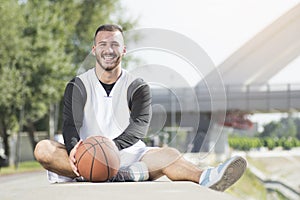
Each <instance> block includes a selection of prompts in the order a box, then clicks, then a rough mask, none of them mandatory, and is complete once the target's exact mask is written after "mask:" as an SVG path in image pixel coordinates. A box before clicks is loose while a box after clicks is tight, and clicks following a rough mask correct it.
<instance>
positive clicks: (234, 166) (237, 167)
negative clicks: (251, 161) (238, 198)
mask: <svg viewBox="0 0 300 200" xmlns="http://www.w3.org/2000/svg"><path fill="white" fill-rule="evenodd" d="M246 168H247V161H246V160H245V159H244V158H242V157H235V158H234V159H233V160H232V161H231V162H230V164H229V165H228V166H227V167H226V168H225V170H224V172H223V175H222V177H221V178H220V180H219V181H217V182H216V183H215V184H213V185H212V186H210V187H209V188H211V189H213V190H217V191H222V192H223V191H225V190H226V189H227V188H228V187H230V186H231V185H233V184H234V183H235V182H236V181H237V180H239V179H240V178H241V176H242V175H243V174H244V172H245V170H246Z"/></svg>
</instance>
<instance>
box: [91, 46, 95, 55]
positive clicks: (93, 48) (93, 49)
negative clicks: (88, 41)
mask: <svg viewBox="0 0 300 200" xmlns="http://www.w3.org/2000/svg"><path fill="white" fill-rule="evenodd" d="M95 51H96V47H95V45H94V46H93V47H92V54H93V56H95V55H96V52H95Z"/></svg>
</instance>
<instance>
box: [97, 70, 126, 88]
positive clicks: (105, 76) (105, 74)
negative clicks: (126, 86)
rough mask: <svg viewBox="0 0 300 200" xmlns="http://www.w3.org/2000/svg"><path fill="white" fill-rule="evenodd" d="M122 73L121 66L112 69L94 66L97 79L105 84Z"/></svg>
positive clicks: (115, 79)
mask: <svg viewBox="0 0 300 200" xmlns="http://www.w3.org/2000/svg"><path fill="white" fill-rule="evenodd" d="M121 73H122V69H121V66H118V67H117V68H115V69H113V70H112V71H105V70H104V69H102V68H101V67H100V66H96V75H97V77H98V79H99V80H100V81H101V82H102V83H105V84H112V83H115V82H116V81H117V80H118V78H119V77H120V75H121Z"/></svg>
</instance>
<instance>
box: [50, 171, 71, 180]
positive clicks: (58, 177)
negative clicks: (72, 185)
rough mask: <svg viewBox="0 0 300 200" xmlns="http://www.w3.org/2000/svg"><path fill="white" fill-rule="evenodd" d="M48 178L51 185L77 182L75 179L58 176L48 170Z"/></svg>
mask: <svg viewBox="0 0 300 200" xmlns="http://www.w3.org/2000/svg"><path fill="white" fill-rule="evenodd" d="M47 178H48V181H49V182H50V183H66V182H75V180H74V179H73V178H69V177H66V176H61V175H58V174H56V173H54V172H51V171H48V170H47Z"/></svg>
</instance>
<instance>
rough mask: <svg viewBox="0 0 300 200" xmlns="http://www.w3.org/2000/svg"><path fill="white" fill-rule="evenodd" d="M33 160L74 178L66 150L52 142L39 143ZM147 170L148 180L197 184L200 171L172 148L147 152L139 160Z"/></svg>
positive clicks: (50, 169)
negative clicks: (167, 179)
mask: <svg viewBox="0 0 300 200" xmlns="http://www.w3.org/2000/svg"><path fill="white" fill-rule="evenodd" d="M34 155H35V158H36V159H37V161H39V162H40V163H41V165H42V166H43V167H44V168H45V169H47V170H49V171H52V172H55V173H57V174H59V175H62V176H66V177H70V178H75V177H76V174H75V173H74V172H73V170H72V168H71V165H70V164H69V157H68V154H67V151H66V148H65V146H64V145H63V144H60V143H58V142H56V141H52V140H42V141H40V142H39V143H38V144H37V146H36V148H35V151H34ZM141 161H143V162H144V163H146V165H147V167H148V170H149V177H150V180H155V179H158V178H159V177H161V176H163V175H166V176H167V177H168V178H169V179H171V180H174V181H179V180H181V181H184V180H185V181H193V182H195V183H199V179H200V175H201V173H202V171H201V170H200V169H199V168H197V167H196V166H194V165H193V164H192V163H190V162H188V161H186V160H185V159H184V158H183V157H182V155H181V154H180V152H179V151H177V150H176V149H174V148H157V149H152V150H149V151H148V152H147V153H146V154H145V155H144V156H143V157H142V159H141Z"/></svg>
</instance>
